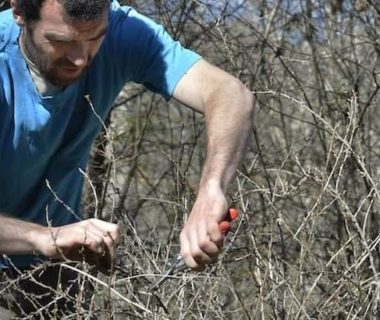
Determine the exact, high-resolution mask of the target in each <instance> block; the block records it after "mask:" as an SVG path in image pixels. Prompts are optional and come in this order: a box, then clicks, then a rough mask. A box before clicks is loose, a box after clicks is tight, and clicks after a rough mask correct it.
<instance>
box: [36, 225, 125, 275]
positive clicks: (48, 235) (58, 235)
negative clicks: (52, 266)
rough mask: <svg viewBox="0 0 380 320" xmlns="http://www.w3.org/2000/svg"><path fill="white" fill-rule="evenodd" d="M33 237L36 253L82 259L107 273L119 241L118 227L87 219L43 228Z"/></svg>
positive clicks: (51, 256) (52, 256)
mask: <svg viewBox="0 0 380 320" xmlns="http://www.w3.org/2000/svg"><path fill="white" fill-rule="evenodd" d="M34 236H35V241H36V249H37V251H38V252H39V253H41V254H43V255H45V256H47V257H50V258H53V259H54V258H56V259H62V258H63V259H64V258H67V259H70V260H76V261H82V260H84V261H86V262H88V263H90V264H93V265H96V266H97V267H98V268H99V270H100V271H102V272H104V273H109V272H111V271H112V270H111V269H112V266H113V261H114V251H115V248H116V246H117V243H118V240H119V226H118V225H117V224H114V223H109V222H105V221H102V220H99V219H89V220H84V221H81V222H77V223H73V224H69V225H65V226H62V227H51V228H44V229H43V231H42V230H41V229H40V230H38V232H36V233H35V235H34Z"/></svg>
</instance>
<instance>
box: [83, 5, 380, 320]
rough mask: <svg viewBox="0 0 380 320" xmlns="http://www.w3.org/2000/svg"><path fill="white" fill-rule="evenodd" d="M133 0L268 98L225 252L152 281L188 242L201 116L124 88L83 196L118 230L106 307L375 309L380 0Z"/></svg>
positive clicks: (107, 313)
mask: <svg viewBox="0 0 380 320" xmlns="http://www.w3.org/2000/svg"><path fill="white" fill-rule="evenodd" d="M123 3H127V2H126V1H124V2H123ZM128 4H130V5H132V6H134V7H135V8H137V9H138V10H139V11H140V12H143V13H145V14H147V15H148V16H150V17H152V18H153V19H155V20H156V21H158V22H160V23H162V24H163V25H164V26H165V27H166V29H167V30H168V31H169V33H170V34H171V35H172V36H173V37H174V38H175V39H178V40H180V41H181V42H182V43H183V44H184V45H185V46H186V47H189V48H192V49H194V50H196V51H197V52H199V53H200V54H202V55H203V56H204V57H205V58H206V59H207V60H209V61H210V62H212V63H214V64H216V65H218V66H220V67H222V68H223V69H225V70H227V71H229V72H230V73H232V74H234V75H235V76H236V77H238V78H240V79H241V80H242V81H243V82H244V83H245V84H246V85H247V87H249V88H250V89H251V90H252V92H253V94H255V96H256V98H257V100H258V102H259V110H258V112H257V114H256V117H255V128H254V130H253V132H252V139H251V142H250V144H249V146H248V148H247V156H246V158H245V161H244V163H243V164H242V166H241V168H240V170H239V172H238V174H237V177H236V180H235V181H234V183H233V185H231V187H230V190H229V197H230V201H231V204H232V205H233V206H235V207H237V208H238V209H239V212H240V217H239V220H238V221H237V222H236V223H235V225H234V228H233V232H231V233H230V234H229V235H228V237H227V239H226V242H225V247H224V253H223V255H222V256H221V258H220V260H219V262H218V263H217V264H216V265H214V266H212V267H209V268H208V269H207V270H206V271H204V272H201V273H191V272H185V273H183V274H180V275H176V276H174V277H173V278H171V279H169V280H168V281H167V282H165V283H164V284H163V285H162V286H161V287H160V288H159V289H158V290H157V291H155V292H152V291H151V290H150V288H149V287H150V285H151V284H152V283H154V282H155V281H157V280H158V279H159V273H160V272H161V271H162V270H163V269H164V266H165V263H166V261H167V260H168V259H169V258H170V257H171V256H173V255H174V254H175V253H177V252H178V250H179V248H178V243H179V239H178V238H179V233H180V230H181V226H182V225H183V223H184V221H185V220H186V215H187V214H188V213H189V211H190V209H191V205H192V203H193V201H194V199H195V196H196V192H197V181H198V177H199V173H200V171H201V168H202V163H203V160H204V129H205V128H204V123H203V119H202V117H201V116H200V115H198V114H195V113H194V112H192V111H191V110H188V109H187V108H183V107H182V106H179V104H178V103H177V102H175V101H170V102H169V103H166V102H165V101H164V100H163V99H162V98H161V97H160V96H157V95H154V94H152V93H150V92H148V91H146V90H145V89H144V88H142V87H140V86H136V85H128V86H127V87H126V88H125V90H124V91H123V92H122V94H121V95H120V97H119V99H118V101H117V102H116V103H115V108H114V110H113V112H112V114H111V116H110V118H109V119H108V120H107V122H106V123H105V125H106V127H107V130H105V131H104V132H103V134H102V135H101V136H100V137H99V139H98V141H97V144H96V146H95V147H94V149H93V154H92V159H91V164H90V166H89V168H88V173H87V176H88V179H87V188H86V191H85V195H84V208H85V212H86V213H87V214H88V215H89V216H93V215H95V216H97V217H102V218H103V219H106V220H111V221H116V220H117V221H121V222H122V228H123V241H122V245H121V246H120V249H119V251H120V252H119V258H118V270H117V271H116V272H115V274H114V275H113V277H111V278H104V279H103V278H101V277H99V278H97V280H94V279H88V280H87V281H91V282H94V283H95V285H96V301H97V305H96V308H98V309H100V310H102V311H103V313H104V317H108V318H111V317H114V318H115V319H126V318H128V319H140V318H141V319H234V320H237V319H376V318H378V317H380V311H379V305H380V274H379V270H380V258H379V256H380V255H379V253H380V246H379V242H380V233H379V230H380V219H379V213H378V212H379V206H380V202H379V201H380V188H379V185H378V184H379V173H380V172H379V168H380V158H379V157H380V153H379V149H378V147H379V137H380V127H379V111H378V109H377V103H378V99H379V88H380V86H379V83H380V78H379V54H380V42H379V36H378V33H379V30H380V29H379V23H380V2H379V1H376V0H341V1H339V0H330V1H328V0H319V1H318V0H297V1H286V0H282V1H281V0H263V1H253V0H237V1H235V0H220V1H213V0H200V1H195V0H194V1H184V0H176V1H174V0H168V1H160V0H155V1H139V0H136V1H128ZM231 107H233V106H231Z"/></svg>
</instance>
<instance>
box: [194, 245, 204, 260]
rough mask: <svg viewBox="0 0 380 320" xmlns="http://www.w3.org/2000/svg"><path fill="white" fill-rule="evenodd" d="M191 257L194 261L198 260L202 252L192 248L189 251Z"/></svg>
mask: <svg viewBox="0 0 380 320" xmlns="http://www.w3.org/2000/svg"><path fill="white" fill-rule="evenodd" d="M191 256H192V257H193V258H194V259H195V260H198V259H200V258H202V257H203V251H202V250H201V249H200V248H199V247H197V248H192V249H191Z"/></svg>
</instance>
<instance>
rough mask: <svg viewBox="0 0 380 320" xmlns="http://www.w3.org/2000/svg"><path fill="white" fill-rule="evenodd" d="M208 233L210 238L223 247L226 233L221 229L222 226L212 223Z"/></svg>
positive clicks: (219, 246)
mask: <svg viewBox="0 0 380 320" xmlns="http://www.w3.org/2000/svg"><path fill="white" fill-rule="evenodd" d="M208 234H209V236H210V240H211V241H212V242H213V243H214V244H215V245H216V246H217V247H218V248H221V247H222V246H223V240H224V235H223V233H222V232H221V231H220V226H219V224H217V223H210V224H209V230H208Z"/></svg>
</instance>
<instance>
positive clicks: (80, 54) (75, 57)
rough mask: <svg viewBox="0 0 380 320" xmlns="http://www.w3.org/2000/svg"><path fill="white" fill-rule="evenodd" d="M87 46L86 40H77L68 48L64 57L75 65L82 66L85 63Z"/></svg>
mask: <svg viewBox="0 0 380 320" xmlns="http://www.w3.org/2000/svg"><path fill="white" fill-rule="evenodd" d="M88 54H89V46H88V44H87V43H86V42H79V43H76V44H75V45H73V46H72V48H70V50H69V51H68V53H67V54H66V58H67V59H68V60H69V61H70V62H71V63H72V64H73V65H75V66H76V67H83V66H85V65H86V64H87V60H88Z"/></svg>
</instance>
